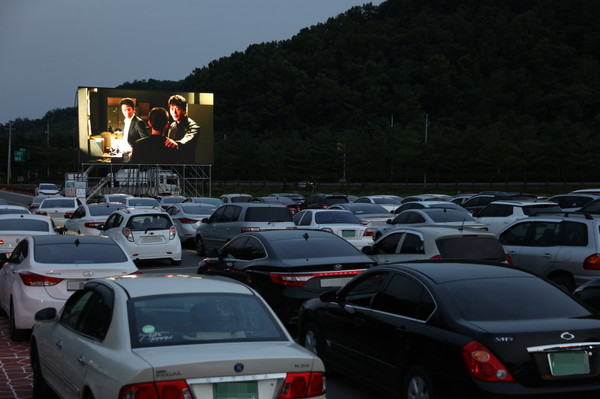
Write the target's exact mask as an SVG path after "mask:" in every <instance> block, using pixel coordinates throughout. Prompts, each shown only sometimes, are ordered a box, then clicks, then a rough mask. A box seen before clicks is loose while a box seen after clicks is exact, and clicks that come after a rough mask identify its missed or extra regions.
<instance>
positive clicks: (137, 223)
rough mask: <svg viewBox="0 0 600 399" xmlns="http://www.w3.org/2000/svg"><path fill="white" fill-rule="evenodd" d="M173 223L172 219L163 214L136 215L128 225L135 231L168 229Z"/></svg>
mask: <svg viewBox="0 0 600 399" xmlns="http://www.w3.org/2000/svg"><path fill="white" fill-rule="evenodd" d="M172 225H173V223H171V219H169V217H168V216H167V215H162V214H149V215H148V214H144V215H136V216H133V217H132V218H131V219H129V222H128V223H127V227H129V228H130V229H131V230H133V231H147V230H167V229H169V228H170V227H171V226H172Z"/></svg>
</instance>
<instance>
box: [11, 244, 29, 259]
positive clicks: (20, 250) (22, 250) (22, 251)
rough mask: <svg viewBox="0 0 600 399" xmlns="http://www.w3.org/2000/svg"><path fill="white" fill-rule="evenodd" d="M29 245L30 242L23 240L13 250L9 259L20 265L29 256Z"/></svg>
mask: <svg viewBox="0 0 600 399" xmlns="http://www.w3.org/2000/svg"><path fill="white" fill-rule="evenodd" d="M28 247H29V243H28V242H27V241H25V240H23V241H21V242H20V243H19V245H17V247H16V248H15V249H14V250H13V251H12V253H11V254H10V256H9V258H8V261H9V262H10V263H12V264H15V265H18V264H20V263H21V262H23V260H25V258H26V257H27V250H28Z"/></svg>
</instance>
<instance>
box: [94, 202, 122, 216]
mask: <svg viewBox="0 0 600 399" xmlns="http://www.w3.org/2000/svg"><path fill="white" fill-rule="evenodd" d="M122 207H123V205H121V204H118V205H117V204H106V205H99V206H90V207H89V210H90V215H91V216H107V215H110V214H111V213H113V212H114V211H115V210H117V209H119V208H122Z"/></svg>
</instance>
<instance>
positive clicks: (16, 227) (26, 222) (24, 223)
mask: <svg viewBox="0 0 600 399" xmlns="http://www.w3.org/2000/svg"><path fill="white" fill-rule="evenodd" d="M0 231H48V232H49V231H52V228H51V227H50V224H49V223H48V222H46V221H43V220H31V219H4V220H0Z"/></svg>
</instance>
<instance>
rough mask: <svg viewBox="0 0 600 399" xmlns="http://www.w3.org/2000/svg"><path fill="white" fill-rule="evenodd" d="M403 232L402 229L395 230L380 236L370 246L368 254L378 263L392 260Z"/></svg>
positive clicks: (381, 263)
mask: <svg viewBox="0 0 600 399" xmlns="http://www.w3.org/2000/svg"><path fill="white" fill-rule="evenodd" d="M404 234H406V233H405V232H404V231H395V232H393V233H390V234H388V235H386V236H385V237H382V238H381V239H380V240H379V241H377V242H376V243H375V244H374V245H373V246H372V247H371V250H370V251H369V253H368V255H369V256H370V257H371V258H373V259H375V261H376V262H377V264H378V265H383V264H387V263H390V262H393V261H394V260H393V259H394V258H396V253H397V252H398V251H399V248H400V243H401V242H402V239H403V237H404Z"/></svg>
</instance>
